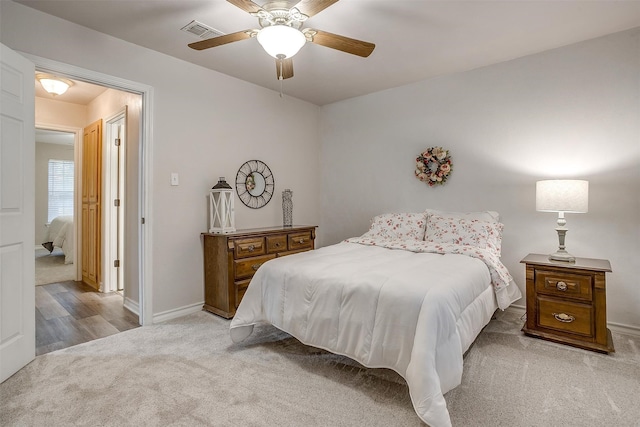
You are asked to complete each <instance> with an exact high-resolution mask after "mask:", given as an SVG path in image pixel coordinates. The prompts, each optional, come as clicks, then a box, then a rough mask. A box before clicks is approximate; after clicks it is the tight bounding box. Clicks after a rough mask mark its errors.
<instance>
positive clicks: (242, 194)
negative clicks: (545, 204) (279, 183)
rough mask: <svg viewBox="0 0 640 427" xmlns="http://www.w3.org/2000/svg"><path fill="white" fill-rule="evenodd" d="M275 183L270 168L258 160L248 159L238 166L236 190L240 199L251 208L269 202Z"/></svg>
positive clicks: (257, 207) (256, 207) (259, 206)
mask: <svg viewBox="0 0 640 427" xmlns="http://www.w3.org/2000/svg"><path fill="white" fill-rule="evenodd" d="M274 188H275V183H274V181H273V174H272V173H271V169H269V166H267V165H266V164H265V163H264V162H262V161H260V160H249V161H248V162H246V163H244V164H243V165H242V166H240V169H239V170H238V174H237V175H236V191H237V193H238V197H239V198H240V201H242V203H244V204H245V205H246V206H247V207H250V208H251V209H259V208H261V207H263V206H264V205H266V204H267V203H269V200H271V196H273V191H274Z"/></svg>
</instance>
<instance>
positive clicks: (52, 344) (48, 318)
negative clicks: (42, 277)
mask: <svg viewBox="0 0 640 427" xmlns="http://www.w3.org/2000/svg"><path fill="white" fill-rule="evenodd" d="M138 326H140V325H139V324H138V317H137V316H135V315H134V314H132V313H131V312H129V311H128V310H126V309H125V308H124V307H123V305H122V295H120V294H118V293H116V292H111V293H107V294H105V293H101V292H96V291H95V290H94V289H93V288H91V287H90V286H88V285H86V284H84V283H82V282H74V281H66V282H60V283H52V284H49V285H42V286H36V355H40V354H45V353H49V352H50V351H54V350H59V349H61V348H66V347H71V346H73V345H77V344H81V343H83V342H87V341H92V340H95V339H98V338H102V337H106V336H109V335H113V334H117V333H118V332H122V331H126V330H128V329H133V328H137V327H138Z"/></svg>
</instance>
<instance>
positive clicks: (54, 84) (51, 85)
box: [36, 73, 73, 96]
mask: <svg viewBox="0 0 640 427" xmlns="http://www.w3.org/2000/svg"><path fill="white" fill-rule="evenodd" d="M36 80H38V81H39V82H40V84H41V85H42V87H43V88H44V90H46V91H47V92H49V93H50V94H51V95H53V96H56V95H62V94H63V93H65V92H66V91H67V89H69V87H70V86H73V82H72V81H71V80H67V79H63V78H61V77H56V76H53V75H51V74H44V73H38V74H36Z"/></svg>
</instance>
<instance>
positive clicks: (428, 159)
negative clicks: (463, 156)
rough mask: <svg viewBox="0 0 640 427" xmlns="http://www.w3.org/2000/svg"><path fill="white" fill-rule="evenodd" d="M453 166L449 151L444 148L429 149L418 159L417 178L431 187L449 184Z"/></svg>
mask: <svg viewBox="0 0 640 427" xmlns="http://www.w3.org/2000/svg"><path fill="white" fill-rule="evenodd" d="M452 166H453V165H452V164H451V156H450V155H449V151H448V150H445V149H444V148H442V147H431V148H427V150H426V151H424V152H423V153H420V154H419V155H418V157H417V158H416V171H415V174H416V178H418V179H419V180H420V181H422V182H426V183H427V184H429V187H433V186H434V185H437V184H439V185H442V184H444V183H445V182H447V178H449V175H450V174H451V169H452Z"/></svg>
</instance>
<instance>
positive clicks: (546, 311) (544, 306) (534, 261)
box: [521, 254, 614, 353]
mask: <svg viewBox="0 0 640 427" xmlns="http://www.w3.org/2000/svg"><path fill="white" fill-rule="evenodd" d="M521 262H522V263H524V264H525V265H526V279H527V321H526V323H525V325H524V326H523V327H522V331H523V332H524V333H525V334H527V335H531V336H534V337H538V338H543V339H546V340H550V341H555V342H559V343H562V344H568V345H572V346H575V347H581V348H585V349H588V350H594V351H598V352H601V353H609V352H613V351H614V348H613V340H612V338H611V332H610V331H609V329H607V302H606V280H605V273H607V272H610V271H611V264H610V263H609V261H607V260H604V259H591V258H576V261H575V262H562V261H550V260H549V257H548V256H547V255H539V254H529V255H527V256H526V257H525V258H524V259H523V260H522V261H521Z"/></svg>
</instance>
